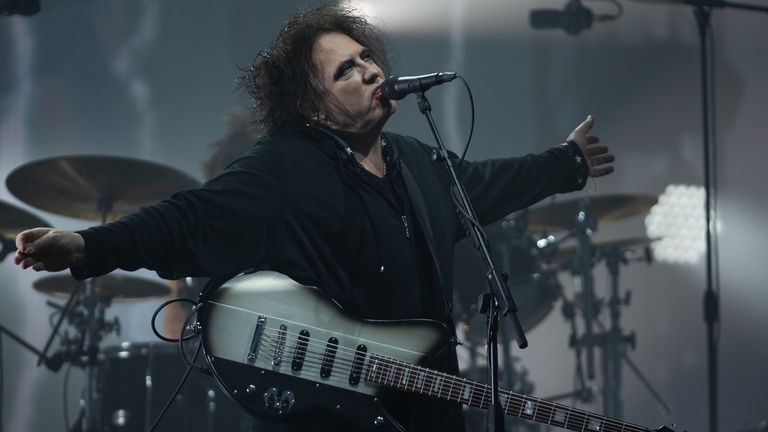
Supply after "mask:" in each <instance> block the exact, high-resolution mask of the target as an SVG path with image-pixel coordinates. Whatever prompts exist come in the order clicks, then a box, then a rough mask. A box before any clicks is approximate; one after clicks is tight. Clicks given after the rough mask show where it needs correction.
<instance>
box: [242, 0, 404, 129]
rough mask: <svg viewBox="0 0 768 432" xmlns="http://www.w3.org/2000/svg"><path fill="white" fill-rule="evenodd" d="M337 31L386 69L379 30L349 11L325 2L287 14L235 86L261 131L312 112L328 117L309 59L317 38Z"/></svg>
mask: <svg viewBox="0 0 768 432" xmlns="http://www.w3.org/2000/svg"><path fill="white" fill-rule="evenodd" d="M333 32H339V33H343V34H345V35H347V36H349V37H350V38H352V39H354V40H355V41H356V42H357V43H359V44H360V45H362V46H364V47H367V48H368V49H369V50H370V51H371V55H372V58H373V60H374V62H376V64H377V65H378V66H379V67H380V68H381V69H382V70H383V71H384V73H385V76H386V74H388V72H389V60H388V57H387V48H386V43H385V41H384V37H383V34H382V32H381V30H380V29H379V28H378V27H376V26H375V25H373V24H371V23H370V22H368V20H367V19H366V18H365V17H363V16H362V15H361V14H360V13H359V12H357V11H356V10H354V9H351V8H348V7H345V6H342V5H339V4H336V3H328V4H323V5H321V6H317V7H314V8H311V9H305V10H302V11H299V12H297V13H296V14H295V15H293V16H292V17H291V18H290V19H289V20H288V22H287V23H286V24H285V26H284V27H283V29H282V30H281V31H280V33H279V34H278V35H277V37H276V38H275V40H274V41H273V42H272V46H271V47H270V48H269V49H268V50H266V51H262V52H260V53H259V54H258V55H257V56H256V58H255V60H254V61H253V63H252V64H251V66H250V67H248V68H247V69H244V70H243V72H244V74H243V75H242V76H241V77H240V80H239V84H240V86H241V87H242V88H245V89H246V90H247V91H248V94H249V95H250V96H251V97H252V98H253V100H254V106H253V109H254V114H255V116H256V118H257V121H258V122H259V125H260V126H261V128H262V129H263V130H264V132H265V133H266V134H267V135H272V134H274V133H276V132H278V131H280V130H283V129H288V128H293V127H296V126H299V125H303V124H306V123H308V122H309V119H310V118H311V117H313V116H314V115H317V114H323V115H324V116H325V118H326V119H328V120H329V121H334V118H333V116H332V114H331V113H330V112H329V110H327V109H326V107H327V106H326V103H325V99H326V97H325V95H324V94H323V91H322V89H321V86H320V81H319V80H320V78H319V74H318V71H317V69H316V67H315V64H314V63H313V61H312V50H313V48H314V45H315V42H316V41H317V39H318V38H319V37H320V36H322V35H324V34H327V33H333Z"/></svg>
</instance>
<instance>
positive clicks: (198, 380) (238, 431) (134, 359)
mask: <svg viewBox="0 0 768 432" xmlns="http://www.w3.org/2000/svg"><path fill="white" fill-rule="evenodd" d="M186 367H187V366H186V364H185V363H184V361H183V360H182V359H181V357H180V355H179V350H178V347H177V346H176V344H169V343H164V342H162V343H130V342H123V343H121V344H119V345H115V346H109V347H106V348H104V349H103V350H102V353H101V354H100V357H99V371H98V372H99V373H98V377H99V378H98V384H97V385H98V390H99V394H100V396H101V410H100V413H101V424H102V427H101V428H100V429H99V430H101V431H105V432H134V431H135V432H144V431H147V430H149V428H150V427H151V426H152V423H153V422H154V421H155V418H156V417H157V416H158V415H159V414H160V411H162V409H163V406H164V405H165V404H166V402H167V401H168V398H170V397H171V394H172V393H173V391H174V389H175V388H176V386H177V385H178V383H179V381H180V380H181V377H182V376H183V375H184V371H185V370H186ZM155 430H156V431H157V432H171V431H185V432H208V431H233V432H246V431H247V432H250V431H252V430H255V429H254V421H253V419H252V418H251V417H250V416H249V415H247V414H246V413H245V412H243V411H242V410H240V407H239V406H238V405H237V404H236V403H235V402H234V401H233V400H231V399H230V398H229V396H228V395H227V394H226V393H224V392H223V391H222V390H220V389H219V388H218V387H217V385H216V382H215V381H214V380H213V378H211V377H209V376H207V375H203V374H200V373H198V372H196V371H192V372H191V373H190V374H189V377H188V378H187V381H186V382H185V383H184V386H183V387H182V389H181V391H180V392H179V394H178V395H177V396H176V398H175V400H174V402H173V404H172V405H171V407H170V408H169V409H168V411H167V412H166V413H165V415H164V416H163V418H162V420H160V424H159V425H158V427H157V429H155Z"/></svg>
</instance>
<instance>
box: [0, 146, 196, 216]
mask: <svg viewBox="0 0 768 432" xmlns="http://www.w3.org/2000/svg"><path fill="white" fill-rule="evenodd" d="M6 185H7V186H8V189H9V190H10V191H11V193H12V194H13V195H14V196H15V197H16V198H18V199H20V200H22V201H24V202H25V203H27V204H29V205H31V206H33V207H36V208H39V209H41V210H45V211H49V212H51V213H56V214H59V215H63V216H69V217H74V218H80V219H90V220H98V221H101V220H102V217H103V216H106V219H107V220H114V219H117V218H119V217H121V216H124V215H126V214H128V213H131V212H132V211H134V210H136V209H138V208H139V207H142V206H145V205H148V204H151V203H153V202H155V201H158V200H161V199H164V198H167V197H168V196H170V195H171V194H172V193H174V192H176V191H179V190H182V189H189V188H193V187H197V186H199V185H200V182H198V181H197V180H195V179H194V178H193V177H191V176H190V175H188V174H186V173H184V172H183V171H180V170H178V169H176V168H173V167H169V166H166V165H162V164H159V163H157V162H152V161H148V160H143V159H133V158H127V157H119V156H60V157H54V158H49V159H40V160H37V161H32V162H29V163H26V164H24V165H22V166H20V167H18V168H16V169H14V170H13V171H12V172H11V173H10V174H9V175H8V178H7V179H6Z"/></svg>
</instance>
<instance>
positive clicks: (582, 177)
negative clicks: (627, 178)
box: [459, 142, 589, 225]
mask: <svg viewBox="0 0 768 432" xmlns="http://www.w3.org/2000/svg"><path fill="white" fill-rule="evenodd" d="M588 173H589V167H588V166H587V163H586V160H585V159H584V156H583V155H582V153H581V150H580V149H579V147H578V145H576V144H575V143H573V142H569V143H566V144H561V145H559V146H557V147H553V148H551V149H549V150H547V151H545V152H543V153H539V154H529V155H526V156H523V157H517V158H505V159H489V160H484V161H480V162H465V163H464V164H463V166H462V167H461V169H460V171H459V176H460V178H461V180H462V182H463V183H464V187H465V189H466V190H467V193H468V195H469V197H470V199H471V200H472V204H473V206H474V208H475V212H476V213H477V217H478V219H479V221H480V223H481V224H482V225H487V224H489V223H492V222H495V221H496V220H498V219H500V218H502V217H504V216H506V215H508V214H509V213H512V212H513V211H516V210H519V209H521V208H524V207H528V206H530V205H532V204H535V203H536V202H538V201H540V200H542V199H544V198H546V197H548V196H550V195H552V194H555V193H562V192H571V191H575V190H580V189H582V188H583V187H584V185H585V184H586V181H587V176H588Z"/></svg>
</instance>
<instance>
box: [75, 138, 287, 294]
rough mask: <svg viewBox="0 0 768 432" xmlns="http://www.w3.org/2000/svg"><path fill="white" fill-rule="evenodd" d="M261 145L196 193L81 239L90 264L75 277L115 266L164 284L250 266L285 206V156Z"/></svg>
mask: <svg viewBox="0 0 768 432" xmlns="http://www.w3.org/2000/svg"><path fill="white" fill-rule="evenodd" d="M275 147H276V146H275V145H273V144H272V145H271V144H270V143H269V142H260V143H257V144H256V145H255V146H254V147H253V148H251V149H250V150H249V151H248V152H246V153H245V154H244V155H243V156H241V157H240V158H239V159H237V160H236V161H234V162H233V163H232V164H231V165H230V166H229V167H228V168H227V169H226V170H225V171H224V172H222V173H221V174H219V175H218V176H216V177H214V178H213V179H211V180H210V181H208V182H206V183H205V184H204V185H203V186H201V187H200V188H197V189H190V190H186V191H181V192H178V193H176V194H174V195H173V196H171V197H170V198H169V199H167V200H164V201H160V202H158V203H156V204H153V205H150V206H148V207H143V208H141V209H140V210H138V211H136V212H134V213H132V214H129V215H127V216H125V217H123V218H121V219H119V220H117V221H115V222H112V223H109V224H106V225H102V226H96V227H92V228H89V229H86V230H83V231H79V234H81V235H82V236H83V238H84V239H85V263H84V265H83V266H82V267H77V268H73V269H72V275H73V276H74V277H75V278H77V279H84V278H88V277H93V276H98V275H102V274H105V273H108V272H111V271H112V270H115V269H117V268H120V269H124V270H129V271H133V270H136V269H139V268H147V269H150V270H154V271H157V272H158V274H159V275H160V276H162V277H165V278H174V279H175V278H180V277H185V276H223V275H232V274H236V273H238V272H240V271H242V270H245V269H247V268H249V267H252V266H253V265H254V264H255V263H257V262H258V261H259V260H260V259H261V258H262V257H263V256H264V254H265V247H266V246H265V245H266V239H267V236H268V234H269V232H270V227H271V226H273V225H274V224H275V223H277V220H278V217H277V215H279V214H280V213H281V210H282V207H283V206H284V196H285V195H284V191H283V190H282V188H283V184H284V181H283V178H282V176H283V175H284V173H285V169H284V160H283V159H284V158H283V157H282V156H281V153H279V152H278V151H277V149H276V148H275Z"/></svg>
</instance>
